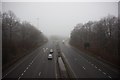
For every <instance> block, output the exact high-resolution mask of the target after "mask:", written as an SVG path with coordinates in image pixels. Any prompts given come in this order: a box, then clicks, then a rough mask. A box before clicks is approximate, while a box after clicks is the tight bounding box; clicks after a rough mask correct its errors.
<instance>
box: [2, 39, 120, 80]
mask: <svg viewBox="0 0 120 80" xmlns="http://www.w3.org/2000/svg"><path fill="white" fill-rule="evenodd" d="M59 45H60V49H61V52H62V53H63V55H64V56H65V60H66V61H67V63H68V65H69V66H70V68H71V70H72V72H73V74H74V75H75V78H119V71H117V70H115V69H113V68H111V67H110V66H109V65H107V64H105V63H103V62H101V61H99V60H97V59H95V58H93V57H91V56H89V55H87V54H85V53H84V52H81V51H80V50H78V49H76V48H74V47H72V46H70V45H69V44H67V43H65V44H63V43H62V42H59ZM50 49H53V51H54V52H53V60H48V58H47V57H48V54H49V52H50ZM56 55H57V51H56V44H55V42H54V41H51V40H50V41H48V42H47V43H46V44H45V45H43V46H41V47H39V48H37V49H36V50H35V51H33V52H32V53H30V54H29V55H27V56H25V57H24V58H23V59H21V60H19V61H18V62H17V63H16V64H15V65H14V66H12V67H10V68H9V69H8V70H6V71H5V72H3V74H2V77H3V80H4V79H5V78H16V79H18V80H20V79H22V78H57V75H58V73H57V67H56V65H57V64H56Z"/></svg>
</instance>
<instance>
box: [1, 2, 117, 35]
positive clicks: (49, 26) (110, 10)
mask: <svg viewBox="0 0 120 80" xmlns="http://www.w3.org/2000/svg"><path fill="white" fill-rule="evenodd" d="M2 10H3V12H4V11H8V10H12V11H13V12H14V13H15V14H16V16H17V17H18V18H20V20H22V21H23V20H26V21H28V22H30V23H31V24H33V25H35V26H36V27H37V28H38V29H40V30H41V31H42V32H43V33H44V34H45V35H60V36H67V37H68V36H69V35H70V32H71V31H72V29H73V28H74V26H75V25H76V24H78V23H86V22H88V21H89V20H91V21H95V20H99V19H101V18H103V17H105V16H107V15H114V16H117V15H118V3H117V2H38V3H35V2H31V3H30V2H4V3H2ZM37 18H39V26H38V24H37V23H38V19H37Z"/></svg>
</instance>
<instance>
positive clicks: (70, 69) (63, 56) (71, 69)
mask: <svg viewBox="0 0 120 80" xmlns="http://www.w3.org/2000/svg"><path fill="white" fill-rule="evenodd" d="M61 54H63V57H64V58H65V59H66V62H67V63H68V66H69V68H70V70H71V71H72V73H73V75H74V76H75V78H76V77H77V76H76V75H75V73H74V71H73V70H72V68H71V66H70V64H69V62H68V60H67V58H66V57H65V55H64V53H63V52H61Z"/></svg>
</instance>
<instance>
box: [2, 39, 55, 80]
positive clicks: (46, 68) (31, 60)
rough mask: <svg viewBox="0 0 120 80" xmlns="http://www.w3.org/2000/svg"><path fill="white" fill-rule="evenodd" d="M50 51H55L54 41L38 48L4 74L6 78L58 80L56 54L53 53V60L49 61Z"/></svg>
mask: <svg viewBox="0 0 120 80" xmlns="http://www.w3.org/2000/svg"><path fill="white" fill-rule="evenodd" d="M50 49H53V50H54V49H55V46H54V45H53V42H52V41H49V42H48V43H46V44H45V45H43V46H41V47H39V48H37V49H36V50H35V51H33V52H32V53H30V54H29V55H28V56H26V57H24V58H23V59H22V60H20V61H18V63H17V64H16V65H15V66H13V67H12V68H10V69H9V70H6V72H3V75H2V76H3V80H4V79H5V78H17V79H18V80H19V79H22V78H56V64H55V61H56V60H55V59H56V54H55V53H53V59H52V60H48V58H47V57H48V54H49V50H50Z"/></svg>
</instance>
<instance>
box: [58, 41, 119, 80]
mask: <svg viewBox="0 0 120 80" xmlns="http://www.w3.org/2000/svg"><path fill="white" fill-rule="evenodd" d="M59 44H60V48H61V52H62V53H63V55H64V56H65V59H66V61H67V63H68V65H69V66H70V68H71V71H72V72H73V74H74V76H75V77H76V78H119V71H118V70H116V69H113V68H111V67H110V66H109V65H107V64H105V63H103V62H101V61H100V60H97V59H95V58H94V57H91V56H89V55H87V54H84V53H83V52H81V51H80V50H78V49H76V48H74V47H72V46H70V45H69V44H68V43H64V44H63V43H62V42H60V43H59Z"/></svg>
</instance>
